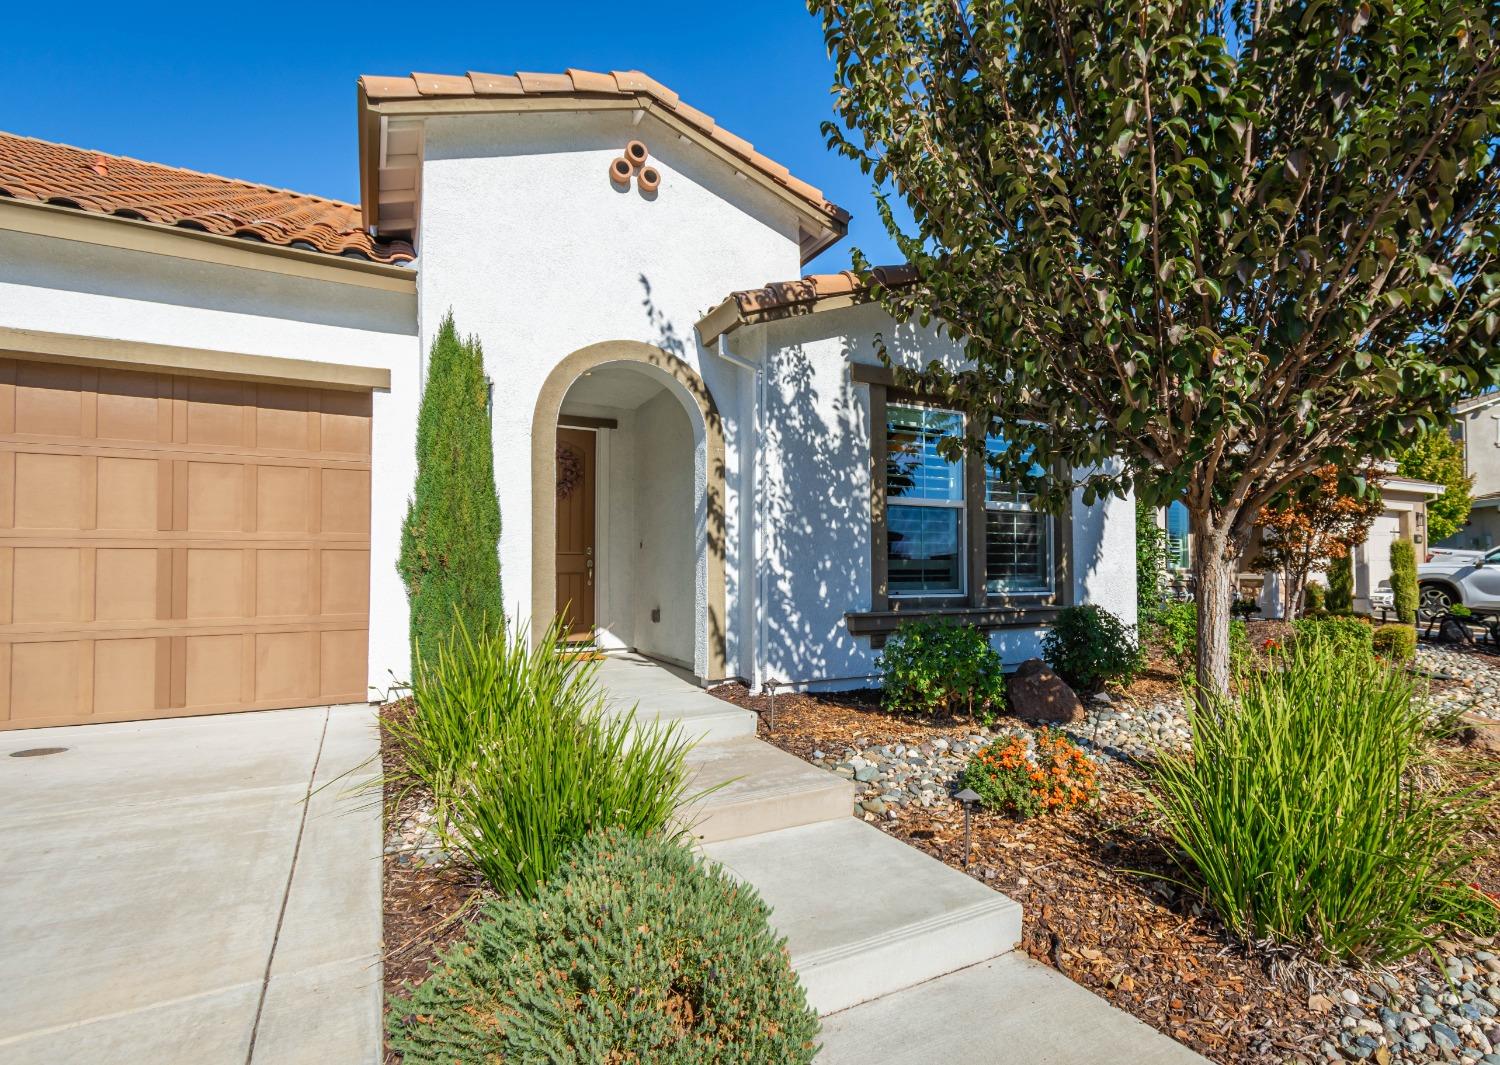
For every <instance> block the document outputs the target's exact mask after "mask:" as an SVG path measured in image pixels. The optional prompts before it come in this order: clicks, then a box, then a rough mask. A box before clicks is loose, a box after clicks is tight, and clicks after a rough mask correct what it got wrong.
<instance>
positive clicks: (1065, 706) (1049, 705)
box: [1006, 658, 1083, 724]
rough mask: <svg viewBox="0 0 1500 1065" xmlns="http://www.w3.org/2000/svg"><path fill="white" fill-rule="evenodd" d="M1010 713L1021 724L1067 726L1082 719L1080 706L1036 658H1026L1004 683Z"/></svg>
mask: <svg viewBox="0 0 1500 1065" xmlns="http://www.w3.org/2000/svg"><path fill="white" fill-rule="evenodd" d="M1006 690H1007V691H1008V692H1009V694H1010V710H1011V713H1013V714H1015V715H1016V716H1017V717H1019V718H1020V719H1021V720H1022V721H1041V722H1048V723H1058V724H1067V723H1072V722H1077V721H1082V720H1083V703H1081V702H1079V700H1078V696H1077V695H1076V694H1075V693H1074V691H1073V689H1072V688H1070V687H1068V685H1067V683H1066V682H1065V681H1064V680H1063V679H1062V678H1061V677H1059V676H1058V675H1057V674H1056V673H1054V672H1052V667H1051V666H1049V665H1047V663H1045V662H1043V661H1042V660H1041V659H1040V658H1028V659H1027V660H1026V661H1025V662H1022V663H1021V665H1020V667H1019V668H1018V669H1017V670H1016V671H1015V673H1014V674H1012V675H1011V676H1010V677H1009V678H1008V679H1007V682H1006Z"/></svg>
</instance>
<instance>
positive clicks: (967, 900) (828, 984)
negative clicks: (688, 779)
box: [703, 774, 1021, 1061]
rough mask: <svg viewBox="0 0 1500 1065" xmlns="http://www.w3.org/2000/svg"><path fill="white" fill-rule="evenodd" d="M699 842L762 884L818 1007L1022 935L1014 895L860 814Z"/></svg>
mask: <svg viewBox="0 0 1500 1065" xmlns="http://www.w3.org/2000/svg"><path fill="white" fill-rule="evenodd" d="M830 775H831V774H830ZM703 853H704V854H706V855H708V856H709V857H711V858H713V859H714V860H715V861H717V862H720V863H721V864H722V865H724V866H725V867H726V868H727V869H729V870H730V871H731V872H732V873H734V874H735V875H736V876H738V877H740V878H741V879H744V880H747V881H749V882H750V883H751V884H753V885H755V888H756V889H757V890H758V891H759V892H760V895H761V898H763V899H765V901H766V903H767V904H768V905H769V906H770V907H771V923H772V924H773V925H774V926H775V927H776V929H777V930H778V931H779V932H781V934H782V935H784V936H786V937H787V948H788V949H789V950H790V951H791V955H792V966H793V968H795V969H796V970H797V975H798V977H799V978H801V980H802V986H803V987H804V988H806V989H807V998H808V1002H809V1003H810V1004H811V1005H812V1006H813V1007H814V1008H815V1009H817V1010H818V1012H820V1013H825V1014H827V1013H833V1012H835V1011H838V1010H842V1009H847V1008H849V1007H850V1006H854V1005H856V1004H858V1003H861V1002H866V1001H868V1000H870V999H874V998H878V997H880V996H881V995H888V994H890V993H892V992H895V991H899V990H901V989H902V988H907V987H911V986H912V985H914V984H920V983H922V982H923V981H926V980H931V979H933V978H934V977H937V976H942V975H943V974H945V973H950V972H952V971H954V970H955V969H962V968H965V967H967V966H970V965H974V964H976V963H978V962H982V961H987V960H989V959H991V958H994V957H996V956H998V955H1001V954H1004V953H1005V952H1006V951H1008V950H1011V949H1013V948H1014V947H1015V946H1016V944H1017V943H1019V942H1020V939H1021V907H1020V905H1019V904H1018V903H1016V902H1015V901H1014V900H1012V899H1010V898H1008V897H1007V896H1005V895H1002V894H1000V893H999V892H997V891H992V890H991V889H989V888H987V887H985V886H984V885H983V884H981V883H979V882H978V881H976V880H974V879H973V878H971V877H968V876H965V875H964V874H963V873H960V872H957V871H956V870H953V869H950V868H948V866H946V865H944V864H943V863H942V862H940V861H938V860H937V859H935V858H931V857H929V856H928V855H926V854H923V853H922V852H921V851H919V850H917V849H916V848H914V847H909V846H907V845H906V844H904V843H902V842H901V841H900V840H896V839H892V838H891V837H890V836H887V835H886V834H885V833H884V832H882V831H880V830H879V829H878V828H875V827H873V826H871V825H867V824H865V823H864V822H862V821H858V820H856V819H855V818H853V817H848V816H846V817H843V818H841V819H840V820H837V821H829V822H825V823H822V824H816V825H807V826H804V827H801V828H789V829H783V830H782V831H780V832H770V833H766V834H764V835H759V836H751V837H748V838H743V839H734V840H729V841H727V842H722V843H714V844H710V845H708V846H705V847H704V848H703ZM819 1060H820V1061H821V1060H822V1059H819ZM871 1060H881V1059H880V1055H875V1056H874V1058H872V1059H871ZM926 1060H941V1059H939V1058H931V1059H926Z"/></svg>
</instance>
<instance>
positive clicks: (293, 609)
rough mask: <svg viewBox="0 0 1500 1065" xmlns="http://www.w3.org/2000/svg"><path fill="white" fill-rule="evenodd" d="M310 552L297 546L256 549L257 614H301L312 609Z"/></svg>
mask: <svg viewBox="0 0 1500 1065" xmlns="http://www.w3.org/2000/svg"><path fill="white" fill-rule="evenodd" d="M311 555H312V552H311V551H307V550H304V549H300V548H291V549H286V550H273V551H257V552H256V561H255V614H256V616H257V617H262V618H276V617H302V616H305V615H307V614H310V613H312V601H311V600H312V597H311V595H310V588H311V575H312V558H311Z"/></svg>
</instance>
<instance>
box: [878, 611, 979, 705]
mask: <svg viewBox="0 0 1500 1065" xmlns="http://www.w3.org/2000/svg"><path fill="white" fill-rule="evenodd" d="M880 669H881V672H882V674H883V675H884V681H885V688H884V692H885V696H884V697H885V706H886V709H888V710H892V711H895V712H897V713H919V714H957V713H964V714H966V715H967V716H969V717H970V718H975V717H978V718H980V719H983V720H989V719H990V718H991V717H992V716H993V715H994V714H995V712H996V711H997V710H999V709H1000V708H1001V707H1002V706H1003V705H1004V701H1005V674H1004V672H1003V670H1002V667H1001V662H1000V654H999V652H998V651H996V650H995V649H994V648H993V647H992V646H990V641H989V638H988V637H986V636H985V634H984V633H983V632H981V631H980V630H979V629H977V628H975V627H974V626H973V625H953V624H949V623H947V622H943V621H908V622H906V623H904V624H902V625H901V626H900V627H899V628H898V629H897V630H896V631H895V633H893V634H892V635H891V636H890V638H889V639H887V640H886V643H885V649H884V650H883V651H882V652H881V655H880Z"/></svg>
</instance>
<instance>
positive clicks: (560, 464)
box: [557, 444, 583, 499]
mask: <svg viewBox="0 0 1500 1065" xmlns="http://www.w3.org/2000/svg"><path fill="white" fill-rule="evenodd" d="M582 483H583V456H582V455H580V454H579V453H578V449H577V448H572V447H568V446H567V445H565V444H559V445H557V498H558V499H567V498H568V496H570V495H572V494H573V489H575V488H577V487H578V486H579V485H580V484H582Z"/></svg>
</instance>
